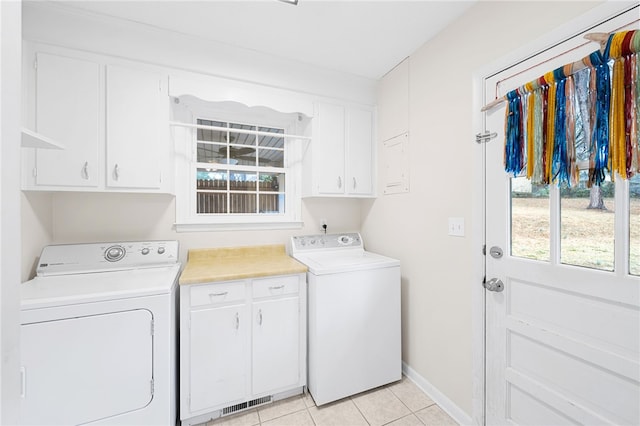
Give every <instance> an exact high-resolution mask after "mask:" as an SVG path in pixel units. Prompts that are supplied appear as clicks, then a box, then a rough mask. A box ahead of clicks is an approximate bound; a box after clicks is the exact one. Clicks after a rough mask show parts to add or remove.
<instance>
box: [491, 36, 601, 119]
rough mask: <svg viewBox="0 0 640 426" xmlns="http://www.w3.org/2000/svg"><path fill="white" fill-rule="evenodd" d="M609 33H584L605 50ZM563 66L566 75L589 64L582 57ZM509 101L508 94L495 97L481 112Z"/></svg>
mask: <svg viewBox="0 0 640 426" xmlns="http://www.w3.org/2000/svg"><path fill="white" fill-rule="evenodd" d="M609 35H610V34H609V33H588V34H585V35H584V38H585V39H587V40H590V41H593V42H596V43H599V44H600V51H601V52H604V50H605V48H606V46H607V42H608V40H609ZM562 68H564V69H565V71H566V72H565V75H571V74H575V73H576V72H578V71H580V70H583V69H585V68H587V65H586V64H585V63H584V58H583V59H580V60H579V61H576V62H573V63H570V64H566V65H564V66H563V67H562ZM506 101H507V96H506V95H505V96H502V97H500V98H497V99H494V100H493V101H491V102H489V103H488V104H486V105H485V106H483V107H482V108H481V109H480V112H485V111H488V110H490V109H493V108H495V107H497V106H498V105H500V104H502V103H503V102H506Z"/></svg>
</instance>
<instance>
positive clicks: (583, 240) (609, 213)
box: [560, 171, 615, 271]
mask: <svg viewBox="0 0 640 426" xmlns="http://www.w3.org/2000/svg"><path fill="white" fill-rule="evenodd" d="M587 173H588V172H587V171H582V172H580V183H579V184H578V185H576V186H575V187H574V188H568V187H566V186H564V187H561V188H560V238H561V240H560V261H561V263H564V264H566V265H576V266H584V267H587V268H594V269H602V270H605V271H613V267H614V231H615V229H614V218H615V214H614V198H613V194H614V185H613V184H612V183H611V182H605V183H603V184H602V186H600V187H597V186H593V187H591V188H587V187H586V184H585V182H586V179H587Z"/></svg>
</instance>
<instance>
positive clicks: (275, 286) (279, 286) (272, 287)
mask: <svg viewBox="0 0 640 426" xmlns="http://www.w3.org/2000/svg"><path fill="white" fill-rule="evenodd" d="M283 288H284V284H282V285H274V286H271V287H269V290H281V289H283Z"/></svg>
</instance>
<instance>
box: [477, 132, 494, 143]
mask: <svg viewBox="0 0 640 426" xmlns="http://www.w3.org/2000/svg"><path fill="white" fill-rule="evenodd" d="M497 137H498V133H496V132H489V131H488V130H485V131H484V132H482V133H478V134H476V143H487V142H489V141H491V139H495V138H497Z"/></svg>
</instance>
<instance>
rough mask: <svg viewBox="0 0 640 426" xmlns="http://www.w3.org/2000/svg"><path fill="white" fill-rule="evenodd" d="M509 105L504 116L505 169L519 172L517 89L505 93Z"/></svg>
mask: <svg viewBox="0 0 640 426" xmlns="http://www.w3.org/2000/svg"><path fill="white" fill-rule="evenodd" d="M507 98H508V100H509V106H508V108H507V111H506V114H507V115H506V117H505V134H506V139H505V150H504V162H505V170H506V171H507V172H508V173H513V174H514V175H518V174H520V171H522V167H523V145H524V143H523V142H524V139H523V135H522V100H521V98H520V94H519V93H518V91H517V90H514V91H512V92H509V93H508V94H507Z"/></svg>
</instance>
